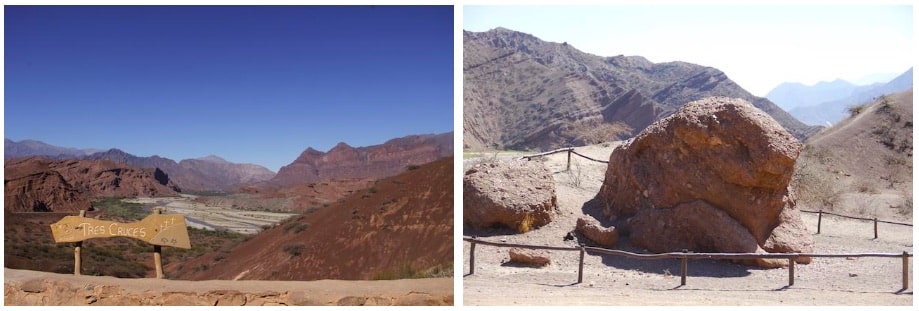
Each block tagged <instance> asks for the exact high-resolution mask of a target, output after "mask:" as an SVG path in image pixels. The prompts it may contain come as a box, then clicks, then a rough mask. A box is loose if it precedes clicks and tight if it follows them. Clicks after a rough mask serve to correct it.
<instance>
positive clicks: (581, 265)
mask: <svg viewBox="0 0 919 311" xmlns="http://www.w3.org/2000/svg"><path fill="white" fill-rule="evenodd" d="M583 281H584V244H581V260H580V262H579V263H578V284H580V283H581V282H583Z"/></svg>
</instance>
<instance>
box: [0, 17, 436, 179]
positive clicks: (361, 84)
mask: <svg viewBox="0 0 919 311" xmlns="http://www.w3.org/2000/svg"><path fill="white" fill-rule="evenodd" d="M4 9H5V10H4V17H5V23H4V35H5V37H4V44H5V46H4V50H5V53H6V54H5V59H4V64H5V83H4V88H5V96H4V121H5V124H4V131H5V133H4V135H5V137H6V138H10V139H13V140H16V141H18V140H21V139H37V140H41V141H44V142H46V143H50V144H53V145H58V146H65V147H77V148H99V149H108V148H112V147H116V148H119V149H122V150H124V151H126V152H129V153H132V154H135V155H139V156H151V155H160V156H165V157H168V158H172V159H174V160H177V161H178V160H181V159H185V158H197V157H203V156H207V155H209V154H215V155H218V156H221V157H224V158H225V159H227V160H229V161H233V162H247V163H256V164H261V165H264V166H266V167H268V168H269V169H271V170H274V171H277V170H278V168H279V167H280V166H282V165H285V164H288V163H290V162H292V161H293V160H294V159H295V158H296V157H297V156H298V155H299V154H300V152H302V151H303V150H304V149H306V148H307V147H310V146H311V147H313V148H316V149H318V150H328V149H330V148H331V147H333V146H334V145H335V144H336V143H338V142H340V141H344V142H347V143H348V144H350V145H352V146H366V145H373V144H379V143H383V142H384V141H386V140H388V139H390V138H395V137H401V136H405V135H409V134H423V133H442V132H447V131H451V130H452V129H453V52H454V49H453V33H454V31H453V30H454V28H453V7H452V6H440V7H421V6H400V7H384V6H374V7H371V6H348V7H314V6H313V7H302V6H301V7H291V6H274V7H213V6H211V7H194V6H175V7H136V6H133V7H131V6H123V7H97V6H84V7H53V6H50V7H49V6H27V7H22V6H19V7H17V6H6V7H5V8H4Z"/></svg>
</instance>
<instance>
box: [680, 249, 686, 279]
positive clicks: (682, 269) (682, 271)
mask: <svg viewBox="0 0 919 311" xmlns="http://www.w3.org/2000/svg"><path fill="white" fill-rule="evenodd" d="M683 253H686V250H685V249H684V250H683ZM686 261H687V258H686V256H685V255H684V256H683V259H682V262H681V263H680V286H684V285H686V268H687V267H686V266H687V264H686Z"/></svg>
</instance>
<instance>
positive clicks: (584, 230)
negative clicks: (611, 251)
mask: <svg viewBox="0 0 919 311" xmlns="http://www.w3.org/2000/svg"><path fill="white" fill-rule="evenodd" d="M577 230H578V232H580V233H581V235H583V236H584V237H586V238H588V239H590V240H591V241H593V242H594V243H597V245H600V246H603V247H606V248H613V247H615V246H616V243H617V242H619V231H617V230H616V227H609V228H605V227H603V226H602V225H600V223H598V222H597V221H596V220H595V219H592V218H584V217H581V218H578V222H577Z"/></svg>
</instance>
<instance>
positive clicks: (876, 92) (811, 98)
mask: <svg viewBox="0 0 919 311" xmlns="http://www.w3.org/2000/svg"><path fill="white" fill-rule="evenodd" d="M912 87H913V69H912V68H910V69H909V70H907V71H906V72H904V73H902V74H900V75H899V76H897V77H896V78H894V79H892V80H890V81H888V82H886V83H874V84H870V85H855V84H853V83H850V82H848V81H844V80H835V81H832V82H819V83H817V84H815V85H813V86H806V85H803V84H801V83H783V84H780V85H779V86H777V87H776V88H775V89H773V90H772V91H770V92H769V93H768V94H766V98H769V99H770V100H772V101H773V102H775V103H776V104H778V105H779V106H780V107H782V108H783V109H785V110H787V111H788V112H789V113H790V114H791V115H792V116H794V117H795V118H797V119H798V120H801V121H802V122H804V123H807V124H811V125H830V124H835V123H837V122H839V121H842V120H843V119H845V118H846V117H848V116H849V112H848V108H849V107H852V106H857V105H862V104H866V103H869V102H871V101H872V100H874V99H875V98H877V97H878V96H881V95H886V94H893V93H897V92H902V91H905V90H908V89H911V88H912Z"/></svg>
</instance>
